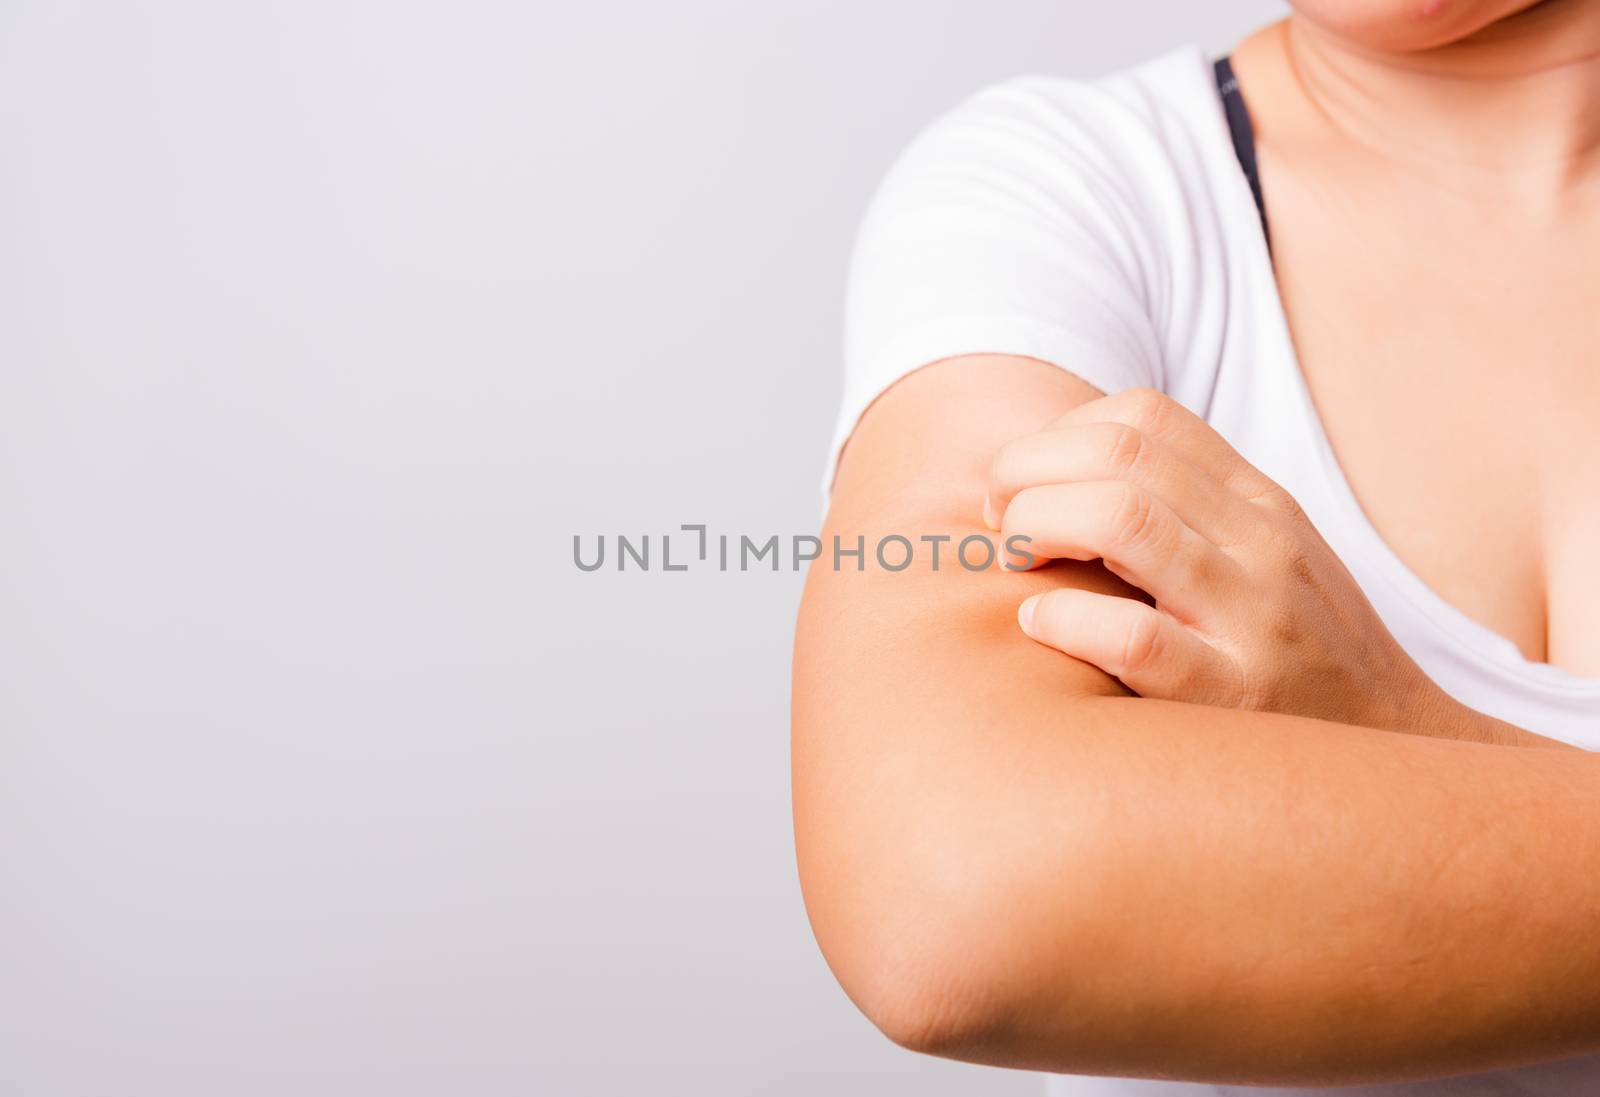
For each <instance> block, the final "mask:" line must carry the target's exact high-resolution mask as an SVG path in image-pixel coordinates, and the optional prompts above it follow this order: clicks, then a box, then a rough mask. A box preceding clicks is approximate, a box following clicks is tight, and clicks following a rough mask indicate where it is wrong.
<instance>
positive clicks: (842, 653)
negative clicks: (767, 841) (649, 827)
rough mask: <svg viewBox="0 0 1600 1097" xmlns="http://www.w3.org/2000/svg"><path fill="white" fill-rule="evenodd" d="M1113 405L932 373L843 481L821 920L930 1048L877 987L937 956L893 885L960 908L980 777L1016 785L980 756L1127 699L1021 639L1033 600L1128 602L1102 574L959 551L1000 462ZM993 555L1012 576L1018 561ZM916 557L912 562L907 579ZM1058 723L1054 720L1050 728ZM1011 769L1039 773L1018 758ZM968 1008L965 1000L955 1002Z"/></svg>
mask: <svg viewBox="0 0 1600 1097" xmlns="http://www.w3.org/2000/svg"><path fill="white" fill-rule="evenodd" d="M1098 395H1099V393H1098V392H1097V391H1096V390H1095V389H1094V388H1092V387H1091V386H1089V385H1088V384H1086V383H1085V382H1083V381H1081V380H1079V379H1077V378H1076V377H1074V376H1073V375H1071V374H1068V373H1066V372H1064V371H1062V370H1060V369H1057V368H1055V367H1053V366H1049V365H1046V364H1044V363H1041V362H1037V361H1033V360H1028V359H1022V358H1011V357H1000V356H972V357H964V358H957V359H952V360H949V361H945V362H940V363H936V364H933V365H930V366H928V367H926V368H924V369H921V370H919V371H917V372H915V373H913V374H911V375H910V376H908V377H907V378H905V379H904V380H903V381H901V382H900V383H898V384H896V385H895V386H894V387H892V388H891V389H890V390H889V391H888V392H887V393H886V394H885V395H884V396H883V397H882V398H881V399H879V400H878V401H877V402H876V403H875V404H874V405H873V406H872V407H871V409H870V410H869V411H868V412H867V414H866V415H865V416H864V417H863V419H862V421H861V423H860V426H859V427H858V429H857V430H856V431H855V433H854V435H853V436H852V438H851V440H850V443H849V447H848V449H847V451H846V454H845V456H844V459H843V461H842V463H841V465H840V469H839V473H838V477H837V480H836V483H835V488H834V493H833V499H832V505H831V507H830V510H829V514H828V518H827V521H826V523H825V526H824V530H823V552H822V556H821V557H820V558H819V559H818V560H817V561H816V562H815V563H814V564H813V565H812V570H811V574H810V576H809V578H808V581H807V584H806V590H805V595H804V598H803V601H802V605H801V610H800V618H799V626H798V632H797V637H796V645H795V662H794V721H793V737H794V738H793V749H794V794H795V812H796V837H797V844H798V852H799V861H800V871H801V877H802V881H803V884H804V887H805V894H806V900H807V906H808V910H809V913H810V915H811V918H812V921H813V925H814V928H815V930H816V932H817V936H818V939H819V941H820V942H821V943H822V946H823V949H824V951H825V953H826V955H827V957H828V960H829V962H830V964H831V965H832V966H833V968H834V970H835V972H836V974H837V975H838V976H839V978H840V980H841V982H842V983H843V985H844V987H845V989H846V990H847V991H848V992H850V993H851V994H852V996H853V997H855V998H856V1000H857V1002H858V1003H859V1004H861V1005H862V1006H863V1008H865V1009H866V1010H867V1012H868V1013H869V1015H871V1016H873V1019H874V1020H875V1021H877V1022H878V1023H879V1024H880V1025H883V1026H885V1027H886V1028H888V1029H890V1030H891V1035H894V1036H896V1037H897V1038H902V1039H904V1040H907V1041H914V1042H919V1043H920V1042H923V1041H924V1038H925V1037H926V1035H927V1034H925V1033H909V1032H905V1033H902V1032H899V1031H896V1030H897V1029H899V1028H900V1027H902V1026H901V1025H900V1024H899V1022H898V1021H897V1020H896V1018H895V1017H894V1016H893V1012H894V1010H893V1009H892V1007H890V1006H889V1005H886V1003H887V1002H889V1001H890V1000H891V999H897V998H898V995H893V994H890V993H888V992H887V991H886V988H884V987H882V986H879V985H876V984H878V983H880V982H881V981H882V980H883V979H885V978H886V977H888V973H889V972H891V971H899V972H901V973H902V974H907V973H906V971H905V969H904V967H903V966H902V965H915V964H918V963H920V962H921V961H922V960H923V959H926V957H919V956H917V955H915V954H914V953H915V952H916V951H917V950H919V949H921V948H923V947H924V946H923V945H921V944H919V943H918V942H919V941H920V940H922V938H920V937H919V935H918V934H917V933H915V932H909V930H910V929H911V927H908V926H905V925H903V924H900V923H901V921H902V920H903V919H904V917H905V912H906V911H907V910H908V909H910V908H908V906H907V905H905V904H903V903H901V902H899V901H897V897H899V896H901V895H902V893H901V892H898V891H897V888H917V889H925V888H926V886H927V881H928V880H929V879H932V878H937V877H938V876H939V875H940V874H941V873H944V874H949V875H950V878H951V883H952V885H954V886H953V890H952V893H951V894H950V895H948V896H945V897H944V898H945V899H950V900H955V899H958V898H959V892H960V891H961V890H962V889H961V887H960V886H959V884H960V881H958V880H957V879H956V877H958V876H959V875H960V872H961V869H960V866H961V864H962V862H963V860H964V856H965V854H964V853H963V850H961V849H956V848H953V845H952V842H953V840H954V839H955V836H957V835H964V836H965V837H963V838H962V839H961V842H962V845H963V846H964V848H965V850H967V851H969V852H971V853H972V855H974V856H978V855H981V854H979V852H978V851H979V849H980V848H981V835H979V834H978V833H977V832H975V831H974V830H973V829H972V828H971V827H970V825H969V823H968V821H967V820H966V819H964V818H963V819H958V818H956V815H955V814H954V813H953V811H952V807H953V806H954V805H955V804H958V803H959V804H964V805H966V807H964V808H963V809H962V810H963V811H965V810H967V808H976V809H979V810H981V805H979V804H977V803H975V799H974V798H975V797H980V796H982V795H985V794H992V795H995V796H1003V795H1004V794H1005V789H1004V788H1003V787H1000V784H999V783H998V782H988V781H986V779H985V778H984V777H982V776H981V773H990V774H1004V773H1005V772H1006V767H1005V766H1000V767H993V766H984V767H978V766H975V765H974V764H973V756H974V752H978V753H983V752H996V751H1008V750H1025V749H1026V744H1027V742H1028V736H1027V734H1011V733H1008V731H1007V729H1008V728H1010V729H1012V731H1013V732H1022V731H1023V729H1024V728H1032V727H1036V726H1040V725H1041V724H1045V723H1050V722H1054V719H1056V718H1058V717H1059V715H1060V713H1061V711H1062V710H1063V709H1064V708H1065V707H1066V706H1069V705H1071V704H1072V703H1073V702H1074V700H1075V699H1077V698H1080V697H1086V696H1093V695H1116V694H1121V693H1123V692H1125V691H1123V690H1122V688H1121V687H1120V685H1119V684H1118V683H1116V681H1115V680H1113V679H1111V678H1110V677H1108V676H1107V675H1106V674H1105V673H1104V672H1102V671H1100V670H1099V669H1097V668H1095V667H1092V666H1089V665H1088V664H1086V663H1081V662H1078V661H1076V660H1073V659H1070V658H1068V657H1066V656H1063V655H1061V654H1059V653H1057V652H1054V651H1051V650H1049V649H1046V648H1043V647H1041V646H1039V645H1037V644H1034V643H1032V642H1031V641H1029V640H1028V639H1027V638H1026V637H1025V636H1023V634H1022V633H1021V631H1020V630H1019V629H1018V628H1017V626H1016V610H1017V606H1018V605H1019V604H1020V603H1021V602H1022V600H1023V599H1024V598H1026V597H1027V596H1028V595H1030V594H1033V593H1036V592H1038V591H1039V590H1042V589H1046V588H1048V587H1050V586H1052V585H1059V584H1064V583H1072V584H1079V585H1084V586H1088V587H1092V588H1094V589H1099V590H1107V591H1110V590H1120V591H1127V589H1128V588H1126V587H1123V586H1122V584H1121V583H1120V582H1119V581H1118V580H1116V579H1115V578H1114V577H1112V576H1111V575H1110V574H1109V573H1107V572H1106V571H1105V570H1104V569H1103V568H1100V567H1099V566H1098V565H1087V564H1071V563H1068V564H1061V563H1057V564H1051V565H1049V566H1047V567H1045V568H1042V569H1039V570H1037V571H1031V572H1012V571H1006V570H1003V569H1001V568H1000V567H998V566H996V567H992V568H990V569H987V570H983V571H969V570H968V569H967V568H966V567H964V566H963V565H962V564H961V563H960V561H959V560H958V558H957V551H958V547H959V544H960V542H961V541H962V539H963V538H966V537H970V536H981V537H983V538H985V539H986V540H988V541H989V542H990V543H995V542H997V540H998V535H996V534H994V533H993V532H992V531H990V530H989V529H987V528H986V527H985V526H984V524H983V521H982V517H981V514H982V503H983V492H984V488H985V485H986V483H987V479H988V472H989V465H990V461H991V459H992V457H993V455H994V452H995V451H996V450H997V449H999V448H1000V446H1002V445H1003V444H1004V443H1005V442H1007V441H1009V440H1010V439H1012V438H1014V437H1016V436H1018V435H1020V434H1023V433H1026V432H1028V431H1030V430H1035V429H1037V428H1038V427H1040V426H1041V425H1043V424H1044V423H1046V422H1048V421H1050V420H1051V419H1052V418H1054V417H1056V416H1059V415H1061V414H1063V413H1064V412H1066V411H1067V410H1069V409H1071V408H1072V407H1074V406H1076V405H1078V404H1081V403H1083V402H1085V401H1088V400H1091V399H1094V398H1095V397H1096V396H1098ZM890 535H899V536H901V537H904V538H906V539H907V540H908V541H909V542H910V543H911V544H912V545H913V546H914V549H915V552H914V559H913V563H912V564H911V566H910V567H908V568H906V569H905V570H903V571H888V570H886V569H884V568H883V567H881V566H880V565H879V563H878V562H877V560H876V559H875V558H874V546H875V545H876V544H877V543H878V541H879V540H880V539H881V538H883V537H886V536H890ZM941 536H942V537H947V538H948V540H947V541H942V542H939V563H938V567H937V570H936V569H935V568H934V564H933V552H932V549H933V545H934V542H932V541H927V540H923V538H929V537H941ZM834 538H839V539H840V540H841V542H842V544H843V545H844V547H846V548H853V547H854V546H855V544H856V541H857V538H863V539H864V543H865V546H866V551H865V558H864V566H863V569H862V570H857V561H856V558H855V557H845V558H843V560H842V564H843V566H842V567H836V566H835V564H834V561H833V555H832V547H833V544H834ZM996 547H997V548H999V549H1001V550H1002V555H1001V559H1004V556H1003V546H999V545H998V544H997V545H996ZM902 554H903V550H901V549H898V548H896V549H895V550H894V551H893V552H892V554H891V556H892V559H891V562H892V563H895V564H898V563H899V557H900V556H901V555H902ZM982 555H983V552H982V551H981V550H980V549H979V548H978V546H977V545H976V544H974V545H973V546H972V550H971V551H970V552H969V559H971V560H972V562H973V563H978V562H980V557H981V556H982ZM1045 710H1055V712H1054V713H1052V714H1050V715H1051V719H1050V720H1046V719H1044V718H1043V717H1044V716H1045V715H1046V712H1045ZM989 760H990V761H992V760H993V759H992V757H991V759H989ZM1015 762H1016V764H1017V765H1025V764H1026V760H1025V758H1023V757H1020V756H1019V757H1018V758H1017V759H1016V760H1015ZM952 781H959V782H961V787H960V788H959V789H957V788H955V787H954V786H953V785H952ZM863 785H870V786H871V787H870V788H864V787H863ZM939 816H942V818H936V817H939ZM924 823H926V824H927V825H926V826H924V825H922V824H924ZM946 824H950V825H946ZM907 827H912V828H914V829H915V830H916V831H917V833H916V834H908V833H907V829H906V828H907ZM968 839H971V840H973V842H971V843H969V841H968ZM973 843H979V844H973ZM894 873H903V874H904V875H903V878H902V880H901V881H900V882H899V883H898V884H897V882H896V881H895V880H893V879H888V878H886V874H889V875H892V874H894ZM930 874H931V875H930ZM922 901H926V902H927V903H935V902H937V901H939V897H936V896H933V895H923V896H922ZM953 909H954V908H953V907H951V906H949V905H945V906H943V908H942V909H941V910H940V911H939V917H938V918H937V922H938V923H939V924H940V925H942V926H951V925H953V924H955V923H954V922H953V921H952V920H951V917H950V916H951V914H952V911H953ZM931 925H932V921H930V922H929V923H928V924H925V925H924V927H923V928H924V929H927V928H930V927H931ZM896 948H905V949H907V950H908V953H912V954H908V955H905V956H903V957H898V958H886V956H885V955H884V950H885V949H896ZM880 992H881V993H880ZM959 998H960V994H959V992H957V993H955V994H953V995H952V997H951V1001H957V1000H959ZM916 1023H918V1024H925V1023H926V1022H925V1020H919V1021H918V1022H916Z"/></svg>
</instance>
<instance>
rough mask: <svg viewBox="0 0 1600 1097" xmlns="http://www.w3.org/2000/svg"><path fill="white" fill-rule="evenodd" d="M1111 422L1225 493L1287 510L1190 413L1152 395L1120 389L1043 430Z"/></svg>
mask: <svg viewBox="0 0 1600 1097" xmlns="http://www.w3.org/2000/svg"><path fill="white" fill-rule="evenodd" d="M1094 422H1114V423H1123V424H1126V425H1127V426H1130V427H1133V428H1134V429H1135V430H1138V431H1140V432H1141V433H1143V434H1147V435H1150V436H1152V437H1155V438H1159V439H1161V440H1162V441H1163V442H1165V443H1167V445H1169V446H1171V447H1172V449H1173V451H1174V452H1175V453H1177V454H1178V455H1179V456H1181V457H1183V458H1184V459H1185V460H1188V461H1190V462H1192V463H1193V464H1195V465H1197V466H1199V467H1200V468H1203V469H1206V470H1208V471H1209V472H1211V474H1212V475H1213V476H1214V477H1215V478H1216V479H1217V480H1218V481H1219V482H1220V483H1221V484H1222V485H1223V487H1225V488H1227V489H1228V490H1229V491H1232V492H1234V493H1235V494H1237V495H1238V496H1240V497H1241V498H1243V499H1245V500H1248V501H1250V502H1261V503H1267V504H1269V505H1274V506H1285V505H1288V506H1292V505H1293V504H1294V500H1293V499H1292V498H1290V496H1289V493H1288V492H1286V491H1284V490H1283V489H1282V488H1281V487H1279V486H1278V485H1277V484H1276V483H1275V482H1274V481H1273V480H1272V479H1271V477H1269V476H1267V475H1266V474H1265V473H1264V472H1262V471H1261V470H1260V469H1258V468H1256V467H1255V466H1254V465H1252V464H1251V463H1250V462H1248V461H1246V460H1245V459H1244V457H1242V456H1241V455H1240V454H1239V451H1238V450H1236V449H1234V448H1233V447H1232V446H1231V445H1229V444H1228V441H1227V439H1225V438H1223V437H1222V435H1220V434H1218V433H1217V432H1216V430H1215V429H1213V428H1212V426H1211V425H1210V424H1209V423H1207V422H1206V421H1205V420H1204V419H1201V418H1200V417H1199V416H1198V415H1196V414H1195V413H1194V412H1192V411H1190V410H1189V409H1188V408H1186V407H1184V406H1183V405H1182V404H1180V403H1178V402H1177V401H1176V400H1174V399H1172V398H1171V397H1170V396H1165V395H1163V394H1161V393H1159V392H1156V391H1155V390H1154V389H1144V388H1140V389H1126V390H1124V391H1122V392H1118V393H1114V394H1112V395H1111V396H1103V397H1101V398H1100V399H1098V400H1090V401H1089V402H1088V403H1086V404H1080V405H1078V406H1077V407H1075V408H1073V409H1072V410H1071V411H1069V412H1067V413H1066V414H1065V415H1063V416H1062V417H1061V418H1060V419H1058V420H1056V421H1055V423H1053V424H1052V425H1051V428H1049V429H1056V428H1062V427H1072V426H1080V425H1082V424H1084V423H1094Z"/></svg>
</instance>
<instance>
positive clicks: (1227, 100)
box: [1213, 57, 1272, 246]
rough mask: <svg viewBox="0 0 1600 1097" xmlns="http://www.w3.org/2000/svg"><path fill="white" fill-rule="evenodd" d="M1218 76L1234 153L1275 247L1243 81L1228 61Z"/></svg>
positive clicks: (1223, 62) (1223, 60)
mask: <svg viewBox="0 0 1600 1097" xmlns="http://www.w3.org/2000/svg"><path fill="white" fill-rule="evenodd" d="M1213 68H1214V69H1215V70H1216V74H1217V92H1218V94H1220V95H1221V96H1222V112H1223V114H1224V115H1226V116H1227V119H1228V133H1229V135H1230V136H1232V138H1233V151H1234V154H1235V155H1237V156H1238V157H1239V167H1240V168H1242V169H1244V177H1245V179H1246V180H1247V181H1248V182H1249V183H1250V195H1251V197H1253V198H1254V199H1255V200H1256V212H1257V213H1258V214H1260V215H1261V233H1262V235H1263V236H1266V237H1267V240H1268V246H1271V239H1272V234H1271V233H1269V232H1268V231H1267V204H1266V202H1265V200H1263V199H1262V197H1261V173H1260V172H1259V171H1257V169H1256V135H1255V127H1254V126H1252V125H1251V124H1250V112H1249V110H1247V109H1246V108H1245V105H1244V96H1243V95H1240V94H1239V78H1238V77H1236V76H1234V75H1233V62H1231V61H1230V60H1229V59H1228V58H1226V57H1224V58H1221V59H1220V60H1218V61H1217V63H1216V64H1215V65H1214V66H1213Z"/></svg>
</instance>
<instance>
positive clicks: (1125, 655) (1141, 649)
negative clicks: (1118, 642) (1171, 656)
mask: <svg viewBox="0 0 1600 1097" xmlns="http://www.w3.org/2000/svg"><path fill="white" fill-rule="evenodd" d="M1160 649H1161V622H1160V621H1159V620H1158V619H1157V618H1156V616H1155V615H1154V614H1151V613H1141V614H1138V615H1136V616H1135V617H1134V618H1133V620H1132V622H1131V623H1130V624H1129V625H1128V630H1127V632H1126V633H1125V634H1124V635H1123V637H1122V664H1121V669H1122V670H1123V671H1125V672H1129V673H1132V672H1135V671H1139V670H1143V669H1144V668H1146V667H1148V666H1150V665H1151V664H1152V663H1154V662H1155V661H1156V660H1157V659H1158V658H1159V657H1160Z"/></svg>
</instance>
